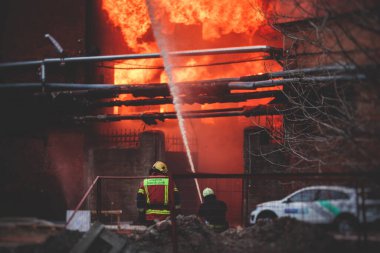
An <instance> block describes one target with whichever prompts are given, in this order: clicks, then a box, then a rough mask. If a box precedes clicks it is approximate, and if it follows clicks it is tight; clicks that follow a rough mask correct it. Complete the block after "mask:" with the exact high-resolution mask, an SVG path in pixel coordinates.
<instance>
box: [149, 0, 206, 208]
mask: <svg viewBox="0 0 380 253" xmlns="http://www.w3.org/2000/svg"><path fill="white" fill-rule="evenodd" d="M146 5H147V7H148V13H149V17H150V20H151V22H152V28H153V34H154V37H155V38H156V42H157V45H158V48H159V50H160V51H161V56H162V59H163V61H164V68H165V72H166V74H167V75H168V78H169V82H168V86H169V90H170V94H171V95H172V97H173V105H174V110H175V112H176V114H177V119H178V125H179V129H180V132H181V136H182V139H183V144H184V146H185V149H186V155H187V158H188V160H189V164H190V169H191V171H192V172H193V173H195V172H196V171H195V167H194V162H193V158H192V156H191V151H190V146H189V142H188V139H187V133H186V127H185V120H184V118H183V116H182V113H181V106H180V101H179V100H180V98H179V96H178V87H176V86H175V80H174V77H173V73H172V64H171V61H170V54H169V50H168V46H167V43H166V41H165V38H164V37H163V36H161V33H160V30H161V23H160V22H158V21H157V20H156V17H155V15H154V6H153V4H152V3H151V1H149V0H146ZM194 182H195V186H196V188H197V192H198V197H199V201H200V202H201V203H202V195H201V190H200V187H199V183H198V179H196V178H194Z"/></svg>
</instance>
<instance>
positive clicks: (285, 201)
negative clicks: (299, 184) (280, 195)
mask: <svg viewBox="0 0 380 253" xmlns="http://www.w3.org/2000/svg"><path fill="white" fill-rule="evenodd" d="M290 202H292V201H291V200H290V198H287V199H285V200H284V203H287V204H288V203H290Z"/></svg>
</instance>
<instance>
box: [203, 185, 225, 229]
mask: <svg viewBox="0 0 380 253" xmlns="http://www.w3.org/2000/svg"><path fill="white" fill-rule="evenodd" d="M202 195H203V198H204V202H203V203H202V204H201V205H200V207H199V211H198V216H199V217H200V218H201V219H202V220H203V221H204V222H205V223H206V224H207V225H208V226H209V227H210V228H211V229H212V230H213V231H215V232H218V233H219V232H223V231H224V230H226V229H228V228H229V224H228V221H227V220H226V212H227V205H226V203H225V202H224V201H222V200H218V199H217V198H216V196H215V194H214V191H213V190H212V189H211V188H205V189H204V190H203V192H202Z"/></svg>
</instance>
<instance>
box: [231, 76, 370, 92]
mask: <svg viewBox="0 0 380 253" xmlns="http://www.w3.org/2000/svg"><path fill="white" fill-rule="evenodd" d="M364 79H366V76H365V75H364V74H356V75H336V76H334V75H332V76H313V77H297V78H287V79H276V80H266V81H256V82H230V83H229V84H228V87H229V88H230V89H233V90H247V89H256V88H261V87H273V86H278V85H284V84H289V83H299V82H311V83H313V82H328V81H352V80H364Z"/></svg>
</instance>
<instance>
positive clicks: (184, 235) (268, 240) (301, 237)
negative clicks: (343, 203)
mask: <svg viewBox="0 0 380 253" xmlns="http://www.w3.org/2000/svg"><path fill="white" fill-rule="evenodd" d="M177 220H178V221H177V240H178V252H197V253H202V252H218V253H228V252H229V253H235V252H236V253H237V252H251V251H253V250H254V251H257V252H264V253H276V252H281V253H283V252H292V253H294V252H311V253H318V252H323V253H327V252H334V250H336V248H337V243H336V241H335V240H334V239H333V238H332V237H331V236H329V235H328V234H327V233H326V232H325V231H323V230H322V229H320V228H319V227H316V226H313V225H310V224H305V223H302V222H299V221H296V220H293V219H289V218H281V219H278V220H276V221H274V222H271V223H261V224H257V225H255V226H252V227H248V228H244V229H243V228H238V229H232V228H231V229H229V230H227V231H225V232H223V233H221V234H217V233H214V232H213V231H211V230H210V229H209V228H208V227H207V226H206V225H205V224H203V223H202V222H200V221H199V220H198V219H197V217H196V216H186V217H185V216H178V219H177ZM170 232H171V228H170V225H169V222H164V223H163V224H160V225H159V226H153V227H151V228H149V229H148V230H147V231H145V232H144V233H143V234H134V235H132V236H131V237H130V239H132V241H131V244H130V245H129V247H128V250H129V251H128V252H136V253H137V252H142V251H144V252H171V250H172V239H171V234H170ZM335 252H336V251H335Z"/></svg>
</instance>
